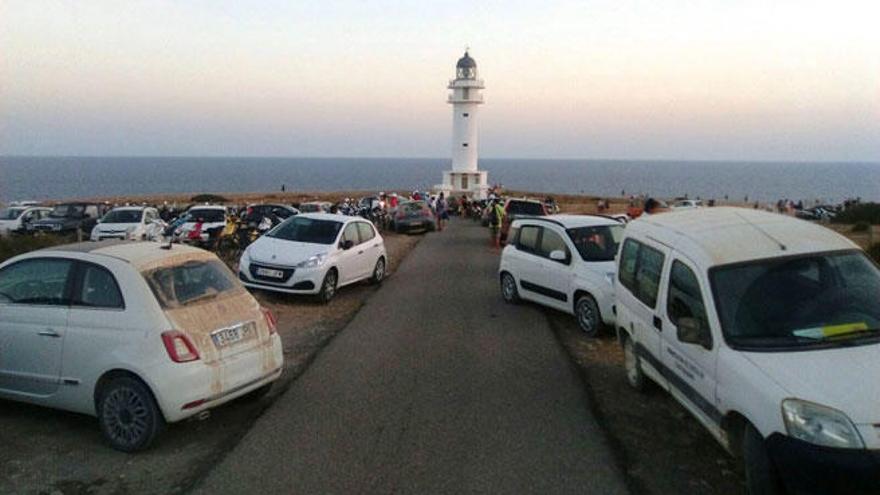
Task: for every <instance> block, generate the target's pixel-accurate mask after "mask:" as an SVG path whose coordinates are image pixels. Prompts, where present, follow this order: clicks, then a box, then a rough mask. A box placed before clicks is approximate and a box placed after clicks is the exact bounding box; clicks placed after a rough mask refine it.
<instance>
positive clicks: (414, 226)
mask: <svg viewBox="0 0 880 495" xmlns="http://www.w3.org/2000/svg"><path fill="white" fill-rule="evenodd" d="M394 226H395V227H396V228H397V230H430V229H433V228H435V226H436V223H435V221H434V220H433V219H430V218H419V219H406V220H397V221H395V222H394Z"/></svg>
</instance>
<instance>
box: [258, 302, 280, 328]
mask: <svg viewBox="0 0 880 495" xmlns="http://www.w3.org/2000/svg"><path fill="white" fill-rule="evenodd" d="M260 309H262V310H263V318H265V319H266V325H268V326H269V335H274V334H276V333H278V320H276V319H275V315H273V314H272V311H271V310H269V309H267V308H260Z"/></svg>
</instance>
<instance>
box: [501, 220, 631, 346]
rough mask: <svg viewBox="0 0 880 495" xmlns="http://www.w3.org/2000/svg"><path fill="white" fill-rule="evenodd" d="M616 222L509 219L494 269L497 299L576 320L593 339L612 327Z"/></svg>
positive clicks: (619, 233) (620, 229) (618, 226)
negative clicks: (546, 309) (536, 306)
mask: <svg viewBox="0 0 880 495" xmlns="http://www.w3.org/2000/svg"><path fill="white" fill-rule="evenodd" d="M623 229H624V226H623V225H621V224H620V222H618V221H616V220H613V219H610V218H607V217H602V216H592V215H554V216H552V217H549V216H548V217H533V218H523V219H518V220H514V222H513V224H512V225H511V228H510V242H508V243H507V246H505V248H504V250H503V251H502V252H501V265H500V267H499V269H498V273H499V277H500V280H501V295H502V296H503V297H504V300H505V301H507V302H509V303H516V302H519V300H520V299H521V298H522V299H528V300H530V301H534V302H537V303H539V304H542V305H545V306H549V307H551V308H554V309H558V310H560V311H564V312H566V313H569V314H572V315H574V316H575V318H576V320H577V323H578V325H579V326H580V328H581V330H583V331H584V333H586V334H587V335H589V336H591V337H592V336H595V335H596V334H597V333H598V332H599V330H600V329H601V328H602V327H603V326H604V325H609V326H611V327H612V328H613V325H614V310H613V306H614V273H615V268H616V267H615V264H614V257H615V255H616V254H617V246H618V243H619V242H620V239H621V238H622V237H623Z"/></svg>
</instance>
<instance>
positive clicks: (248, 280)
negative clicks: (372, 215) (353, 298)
mask: <svg viewBox="0 0 880 495" xmlns="http://www.w3.org/2000/svg"><path fill="white" fill-rule="evenodd" d="M387 262H388V255H387V254H386V252H385V242H384V240H383V239H382V236H381V235H379V233H378V232H377V231H376V228H375V227H374V226H373V224H372V223H370V222H369V221H367V220H364V219H362V218H360V217H349V216H345V215H333V214H327V213H303V214H300V215H297V216H295V217H293V218H288V219H287V220H285V221H284V222H283V223H282V224H281V225H279V226H277V227H275V228H274V229H272V230H271V231H269V232H268V233H267V234H266V235H264V236H262V237H260V238H259V239H257V240H256V241H254V243H253V244H251V245H250V246H248V247H247V249H245V251H244V253H243V254H242V256H241V260H240V261H239V265H238V266H239V268H238V270H239V273H238V276H239V278H240V279H241V281H242V282H244V285H245V286H247V287H252V288H255V289H265V290H270V291H276V292H284V293H288V294H317V295H318V297H319V298H320V299H321V301H323V302H328V301H330V300H331V299H332V298H333V296H334V295H336V291H337V290H338V289H339V288H340V287H343V286H345V285H349V284H352V283H355V282H358V281H360V280H365V279H370V280H371V281H372V282H374V283H379V282H381V281H382V280H383V279H384V278H385V270H386V266H387Z"/></svg>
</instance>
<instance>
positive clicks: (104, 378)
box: [92, 368, 166, 420]
mask: <svg viewBox="0 0 880 495" xmlns="http://www.w3.org/2000/svg"><path fill="white" fill-rule="evenodd" d="M118 378H131V379H133V380H137V381H138V382H140V383H141V384H142V385H143V386H144V387H145V388H146V389H147V391H148V392H149V393H150V396H152V398H153V402H155V403H156V406H157V408H158V409H159V412H160V413H161V414H162V419H163V420H165V419H166V418H165V411H163V410H162V403H161V402H159V400H158V398H157V397H156V393H155V392H154V391H153V387H152V386H150V383H149V382H147V381H146V380H144V379H143V378H142V377H141V376H140V375H139V374H137V373H135V372H134V371H131V370H128V369H125V368H113V369H111V370H108V371H105V372H104V373H103V374H102V375H101V377H100V378H98V380H97V381H96V382H95V388H94V390H93V391H92V403H93V404H94V408H95V415H97V414H98V395H99V393H100V391H101V389H102V388H104V387H105V386H107V384H109V383H111V382H112V381H113V380H116V379H118Z"/></svg>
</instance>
